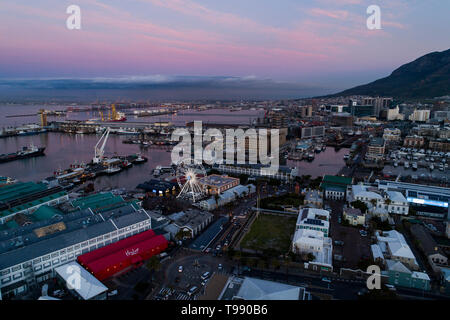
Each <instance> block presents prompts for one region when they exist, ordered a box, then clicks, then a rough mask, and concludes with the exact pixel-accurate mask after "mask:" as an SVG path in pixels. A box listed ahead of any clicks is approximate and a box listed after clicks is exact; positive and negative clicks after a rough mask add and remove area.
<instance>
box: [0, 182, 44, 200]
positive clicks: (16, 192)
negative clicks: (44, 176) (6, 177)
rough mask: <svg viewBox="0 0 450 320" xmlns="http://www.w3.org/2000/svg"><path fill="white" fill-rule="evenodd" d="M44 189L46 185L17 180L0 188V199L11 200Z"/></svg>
mask: <svg viewBox="0 0 450 320" xmlns="http://www.w3.org/2000/svg"><path fill="white" fill-rule="evenodd" d="M46 189H47V186H46V185H44V184H42V183H34V182H17V183H14V184H10V185H6V186H3V187H2V188H0V201H11V200H14V199H17V198H20V197H23V196H26V195H28V194H30V193H35V192H40V191H44V190H46Z"/></svg>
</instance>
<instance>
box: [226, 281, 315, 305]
mask: <svg viewBox="0 0 450 320" xmlns="http://www.w3.org/2000/svg"><path fill="white" fill-rule="evenodd" d="M308 297H309V294H307V293H306V291H305V288H303V287H296V286H291V285H288V284H284V283H279V282H274V281H267V280H261V279H256V278H249V277H245V278H238V277H232V278H230V279H229V280H228V283H227V285H226V288H225V290H224V291H223V292H222V295H221V297H220V299H221V300H307V299H308Z"/></svg>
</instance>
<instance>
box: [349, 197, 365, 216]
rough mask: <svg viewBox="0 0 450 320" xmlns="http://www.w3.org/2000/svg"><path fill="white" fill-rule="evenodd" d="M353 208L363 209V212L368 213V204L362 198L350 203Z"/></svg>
mask: <svg viewBox="0 0 450 320" xmlns="http://www.w3.org/2000/svg"><path fill="white" fill-rule="evenodd" d="M350 204H351V206H352V207H353V208H356V209H359V210H361V212H362V213H367V209H368V208H367V204H365V203H364V202H362V201H361V200H356V201H353V202H351V203H350Z"/></svg>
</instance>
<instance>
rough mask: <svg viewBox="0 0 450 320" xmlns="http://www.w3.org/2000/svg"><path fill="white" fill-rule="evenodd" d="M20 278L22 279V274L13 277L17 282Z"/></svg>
mask: <svg viewBox="0 0 450 320" xmlns="http://www.w3.org/2000/svg"><path fill="white" fill-rule="evenodd" d="M19 278H22V272H19V273H16V274H15V275H13V279H14V280H17V279H19Z"/></svg>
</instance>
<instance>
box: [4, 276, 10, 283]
mask: <svg viewBox="0 0 450 320" xmlns="http://www.w3.org/2000/svg"><path fill="white" fill-rule="evenodd" d="M10 281H11V277H8V278H5V279H2V284H5V283H8V282H10Z"/></svg>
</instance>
